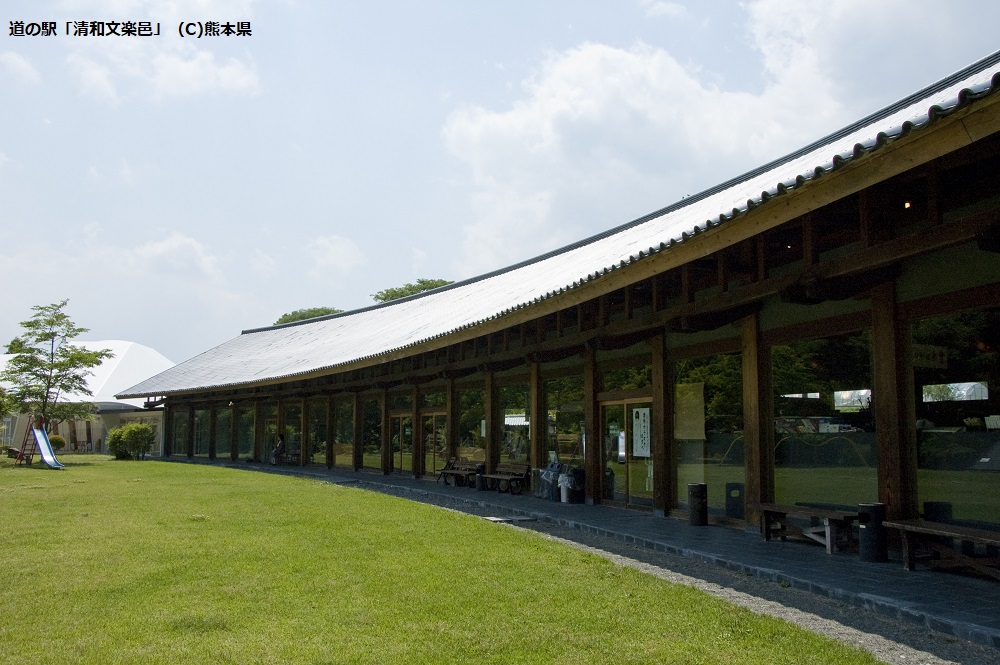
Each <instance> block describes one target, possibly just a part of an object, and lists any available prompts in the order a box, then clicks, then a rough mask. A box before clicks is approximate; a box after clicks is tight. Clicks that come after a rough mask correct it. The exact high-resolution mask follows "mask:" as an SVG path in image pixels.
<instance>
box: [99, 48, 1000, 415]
mask: <svg viewBox="0 0 1000 665" xmlns="http://www.w3.org/2000/svg"><path fill="white" fill-rule="evenodd" d="M998 88H1000V52H997V53H994V54H993V55H991V56H989V57H987V58H985V59H983V60H981V61H979V62H977V63H975V64H974V65H971V66H969V67H967V68H965V69H963V70H962V71H960V72H956V73H955V74H953V75H952V76H949V77H948V78H946V79H944V80H942V81H939V82H938V83H935V84H934V85H932V86H929V87H927V88H924V89H923V90H920V91H919V92H916V93H914V94H912V95H910V96H908V97H906V98H905V99H902V100H900V101H899V102H896V103H895V104H893V105H891V106H889V107H887V108H885V109H883V110H881V111H879V112H877V113H875V114H872V115H870V116H868V117H866V118H863V119H862V120H859V121H858V122H856V123H853V124H852V125H850V126H848V127H845V128H843V129H841V130H840V131H838V132H836V133H834V134H831V135H829V136H826V137H824V138H822V139H820V140H818V141H816V142H814V143H812V144H810V145H808V146H805V147H804V148H802V149H800V150H797V151H795V152H793V153H791V154H789V155H786V156H785V157H782V158H781V159H778V160H775V161H773V162H771V163H769V164H766V165H764V166H761V167H760V168H757V169H755V170H753V171H750V172H749V173H746V174H744V175H742V176H740V177H738V178H734V179H732V180H729V181H727V182H724V183H722V184H720V185H717V186H715V187H713V188H711V189H708V190H706V191H704V192H702V193H700V194H697V195H695V196H691V197H687V198H685V199H683V200H682V201H680V202H678V203H675V204H673V205H671V206H668V207H666V208H663V209H661V210H657V211H656V212H653V213H650V214H648V215H645V216H644V217H641V218H639V219H636V220H634V221H632V222H629V223H628V224H625V225H622V226H619V227H616V228H613V229H610V230H608V231H605V232H603V233H601V234H599V235H596V236H593V237H590V238H587V239H585V240H581V241H579V242H576V243H573V244H572V245H569V246H567V247H563V248H561V249H558V250H555V251H552V252H549V253H547V254H543V255H541V256H539V257H536V258H533V259H531V260H528V261H524V262H522V263H519V264H517V265H514V266H510V267H508V268H504V269H502V270H497V271H495V272H492V273H488V274H486V275H482V276H479V277H476V278H473V279H469V280H465V281H462V282H457V283H455V284H452V285H450V286H446V287H442V288H439V289H435V290H434V291H428V292H425V293H421V294H418V295H416V296H411V297H409V298H405V299H402V300H396V301H393V302H390V303H386V304H383V305H376V306H372V307H368V308H364V309H359V310H355V311H351V312H345V313H342V314H336V315H332V316H328V317H322V318H318V319H310V320H308V321H301V322H296V323H291V324H286V325H283V326H272V327H267V328H256V329H252V330H245V331H243V333H242V334H241V335H240V336H239V337H236V338H234V339H232V340H229V341H227V342H224V343H223V344H221V345H219V346H217V347H215V348H214V349H210V350H208V351H206V352H204V353H202V354H201V355H199V356H196V357H194V358H192V359H191V360H188V361H186V362H183V363H181V364H179V365H177V366H175V367H173V368H171V369H168V370H166V371H164V372H162V373H160V374H158V375H156V376H154V377H152V378H149V379H147V380H145V381H143V382H142V383H139V384H138V385H136V386H133V387H132V388H129V389H128V390H126V391H124V392H122V393H121V394H119V397H141V396H157V395H167V394H171V393H176V392H186V391H192V390H200V389H212V388H222V387H235V386H245V385H252V384H255V383H260V382H273V381H275V380H282V379H292V378H294V377H296V376H304V375H309V374H314V373H316V372H322V371H327V370H329V371H336V369H337V368H338V367H341V366H345V365H348V364H350V363H357V362H359V361H365V360H369V359H372V358H376V357H379V356H385V355H387V354H392V353H395V352H398V351H402V350H405V349H406V348H408V347H412V346H415V345H417V344H422V343H425V342H429V341H432V340H434V339H437V338H440V337H443V336H445V335H449V334H451V333H455V332H457V331H460V330H464V329H467V328H470V327H472V326H476V325H479V324H482V323H484V322H487V321H490V320H493V319H497V318H499V317H502V316H504V315H506V314H509V313H510V312H513V311H515V310H519V309H522V308H525V307H530V306H532V305H534V304H536V303H539V302H541V301H543V300H546V299H548V298H551V297H553V296H555V295H557V294H560V293H563V292H565V291H568V290H572V289H574V288H578V287H580V286H581V285H583V284H585V283H587V282H589V281H591V280H594V279H596V278H598V277H600V276H601V275H605V274H607V273H609V272H611V271H614V270H617V269H619V268H622V267H624V266H626V265H629V264H631V263H634V262H635V261H638V260H642V259H644V258H646V257H648V256H650V255H654V254H658V253H661V252H668V251H670V249H671V248H672V247H674V246H676V245H677V244H678V243H683V242H684V241H685V240H687V239H688V238H690V237H692V236H693V235H697V234H699V233H701V232H703V231H705V230H707V229H709V228H713V227H715V226H718V225H720V224H724V223H727V222H729V221H730V220H732V219H734V218H736V217H739V216H740V215H742V214H743V213H745V212H746V211H748V210H749V209H751V208H754V207H756V206H758V205H761V204H764V203H766V202H767V201H768V200H769V199H772V198H774V197H778V196H781V195H782V194H784V193H786V192H787V191H789V190H792V189H796V188H799V187H802V186H803V185H804V184H806V183H807V182H809V181H812V180H815V179H817V178H820V177H822V176H823V175H824V174H826V173H829V172H831V171H833V170H835V169H837V168H840V167H841V166H842V165H844V164H846V163H849V162H852V161H853V160H855V159H857V158H859V157H861V156H863V155H865V154H868V153H870V152H872V151H876V150H878V149H879V148H881V147H882V146H884V145H886V144H887V143H890V142H892V141H895V140H897V139H899V138H902V137H904V136H906V135H907V134H909V133H910V132H913V131H918V130H921V129H923V128H925V127H927V126H929V125H931V124H932V123H933V122H934V121H935V120H937V119H938V118H941V117H944V116H947V115H949V114H951V113H952V112H954V111H955V110H957V109H959V108H962V107H964V106H967V105H968V104H970V103H972V102H974V101H975V100H978V99H981V98H983V97H985V96H987V95H990V94H992V93H993V92H995V91H996V90H997V89H998Z"/></svg>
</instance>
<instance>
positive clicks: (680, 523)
mask: <svg viewBox="0 0 1000 665" xmlns="http://www.w3.org/2000/svg"><path fill="white" fill-rule="evenodd" d="M204 463H209V462H207V460H205V461H204ZM214 463H215V464H219V465H223V466H228V467H232V468H239V469H251V470H258V471H261V470H262V471H267V472H274V473H287V474H289V475H299V476H308V477H314V478H317V479H320V480H324V481H327V482H331V483H338V484H352V485H357V486H358V487H361V488H363V489H367V490H371V491H377V492H383V493H388V494H393V495H395V496H400V497H404V498H407V499H412V500H415V501H422V502H426V503H433V504H435V505H441V506H445V507H449V508H453V509H456V510H460V511H462V512H469V513H473V514H477V515H481V516H489V517H498V518H509V517H523V518H532V519H534V520H538V521H542V522H549V523H552V524H557V525H559V526H563V527H567V528H569V529H572V530H574V531H578V532H579V533H580V534H581V536H583V535H585V534H595V535H599V536H603V537H606V538H611V539H614V540H617V541H620V542H623V543H628V544H630V545H634V546H636V547H639V548H646V549H649V550H653V551H657V552H664V553H667V554H675V555H678V556H681V557H686V558H689V559H692V560H696V561H700V562H702V563H706V564H710V565H714V566H719V567H721V568H724V569H726V570H730V571H735V572H738V573H741V574H745V575H752V576H755V577H758V578H762V579H765V580H769V581H771V582H774V583H776V584H778V585H782V586H790V587H793V588H796V589H801V590H803V591H808V592H810V593H814V594H817V595H819V596H823V597H827V598H830V599H833V600H837V601H840V602H843V603H846V604H849V605H853V606H857V607H861V608H864V609H865V610H868V611H871V612H876V613H879V614H882V615H886V616H889V617H893V618H896V619H900V620H903V621H906V622H911V623H914V624H916V625H919V626H925V627H927V628H931V629H933V630H935V631H938V632H941V633H944V634H947V635H953V636H955V637H957V638H960V639H963V640H967V641H970V642H973V643H975V644H981V645H987V646H992V647H993V648H996V649H998V650H1000V603H997V585H996V582H993V581H990V580H985V579H978V578H974V577H968V576H964V575H957V574H949V573H944V572H940V571H932V570H929V569H919V570H916V571H913V572H907V571H905V570H903V567H902V559H901V558H900V554H899V552H898V551H892V550H890V552H889V562H888V563H868V562H863V561H861V560H860V558H859V557H858V555H857V554H835V555H832V556H831V555H827V554H826V552H825V550H824V549H823V547H821V546H819V545H815V544H812V543H809V542H806V541H802V540H797V539H789V540H788V541H786V542H781V541H776V540H775V541H771V542H765V541H764V540H763V539H762V538H761V537H760V535H759V533H758V531H757V529H756V528H754V527H752V526H747V528H746V529H743V530H741V529H738V528H731V527H725V526H714V525H710V526H707V527H695V526H691V525H690V524H689V523H688V522H687V521H685V520H681V519H675V518H669V517H658V516H654V515H653V514H651V513H646V512H639V511H634V510H625V509H622V508H614V507H609V506H600V505H585V504H563V503H557V502H553V501H548V500H545V499H540V498H536V497H534V496H532V495H530V494H524V495H520V496H517V495H514V496H512V495H510V494H505V493H499V492H495V491H477V490H476V489H474V488H467V487H453V486H450V485H448V486H445V485H443V484H441V483H437V482H434V481H433V480H426V479H415V478H412V477H409V476H403V475H394V474H390V475H381V474H376V473H366V472H351V471H345V470H339V469H333V470H327V469H325V468H323V467H320V466H313V467H305V468H302V467H272V466H267V465H258V464H247V463H243V462H236V463H234V462H230V461H225V462H221V461H220V462H214ZM997 658H998V660H1000V651H998V654H997Z"/></svg>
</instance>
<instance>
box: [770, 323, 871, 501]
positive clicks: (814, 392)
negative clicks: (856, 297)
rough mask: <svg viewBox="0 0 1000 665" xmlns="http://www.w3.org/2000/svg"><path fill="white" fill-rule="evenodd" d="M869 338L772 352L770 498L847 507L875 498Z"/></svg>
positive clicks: (808, 343) (822, 341) (828, 341)
mask: <svg viewBox="0 0 1000 665" xmlns="http://www.w3.org/2000/svg"><path fill="white" fill-rule="evenodd" d="M869 348H870V343H869V334H868V333H867V332H863V333H857V334H851V335H837V336H833V337H825V338H820V339H812V340H801V341H796V342H791V343H789V344H784V345H776V346H774V347H772V349H771V368H772V377H773V378H772V380H773V384H774V385H773V388H774V393H775V397H774V442H773V445H774V457H775V476H774V485H775V487H774V489H775V499H776V500H777V501H778V502H779V503H788V504H795V503H800V504H807V505H808V504H812V505H814V506H837V507H845V508H851V507H856V506H857V504H859V503H864V502H867V501H875V500H877V498H878V471H877V469H878V455H877V453H876V443H875V428H874V422H873V419H872V412H871V405H872V392H871V388H870V386H871V385H872V369H871V352H870V351H869Z"/></svg>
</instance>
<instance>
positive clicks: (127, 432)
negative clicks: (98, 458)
mask: <svg viewBox="0 0 1000 665" xmlns="http://www.w3.org/2000/svg"><path fill="white" fill-rule="evenodd" d="M155 439H156V437H155V435H154V434H153V428H152V427H151V426H150V425H148V424H147V423H128V424H126V425H122V426H121V427H116V428H114V429H113V430H111V431H109V432H108V438H107V441H106V443H107V445H108V451H109V452H110V453H111V454H112V455H114V456H115V459H136V460H139V459H143V458H145V457H146V455H148V454H149V451H150V450H152V449H153V443H154V441H155Z"/></svg>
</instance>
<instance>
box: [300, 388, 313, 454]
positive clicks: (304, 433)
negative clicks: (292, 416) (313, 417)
mask: <svg viewBox="0 0 1000 665" xmlns="http://www.w3.org/2000/svg"><path fill="white" fill-rule="evenodd" d="M308 408H309V403H308V402H307V401H306V400H305V399H303V400H302V406H301V407H299V466H305V465H306V456H307V455H309V454H310V452H311V451H309V449H308V448H309V445H308V441H309V414H308V413H306V409H308Z"/></svg>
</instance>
